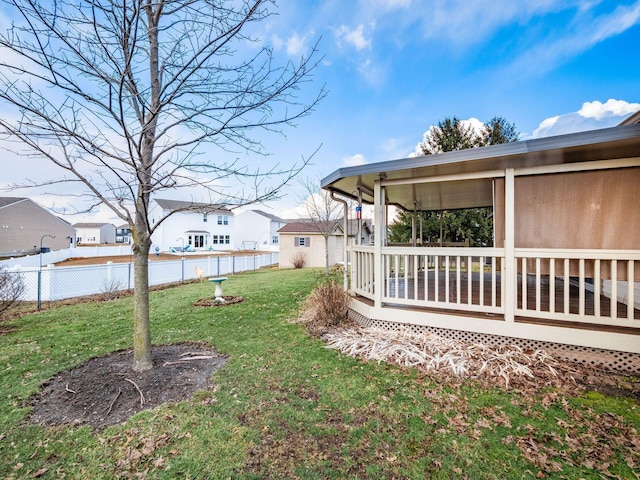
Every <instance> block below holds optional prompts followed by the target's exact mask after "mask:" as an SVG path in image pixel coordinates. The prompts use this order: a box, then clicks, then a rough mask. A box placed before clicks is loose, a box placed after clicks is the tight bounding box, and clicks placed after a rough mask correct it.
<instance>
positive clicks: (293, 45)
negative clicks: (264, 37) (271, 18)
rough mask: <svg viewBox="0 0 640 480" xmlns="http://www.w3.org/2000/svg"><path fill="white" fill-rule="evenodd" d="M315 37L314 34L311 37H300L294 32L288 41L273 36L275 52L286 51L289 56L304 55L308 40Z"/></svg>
mask: <svg viewBox="0 0 640 480" xmlns="http://www.w3.org/2000/svg"><path fill="white" fill-rule="evenodd" d="M309 36H313V32H310V33H309V35H300V34H299V33H297V32H293V33H292V34H291V36H289V38H287V39H286V40H285V39H283V38H282V37H280V36H279V35H277V34H274V35H272V36H271V43H272V44H273V48H274V49H275V50H283V49H284V50H285V51H286V52H287V55H289V56H292V57H293V56H298V55H302V54H304V53H305V52H306V51H307V38H308V37H309Z"/></svg>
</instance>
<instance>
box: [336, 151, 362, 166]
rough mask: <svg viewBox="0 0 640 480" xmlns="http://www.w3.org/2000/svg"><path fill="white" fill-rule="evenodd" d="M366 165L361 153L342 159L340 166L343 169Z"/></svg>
mask: <svg viewBox="0 0 640 480" xmlns="http://www.w3.org/2000/svg"><path fill="white" fill-rule="evenodd" d="M366 163H367V159H366V158H364V155H362V154H361V153H356V154H355V155H352V156H350V157H344V158H343V159H342V165H344V166H345V167H355V166H356V165H364V164H366Z"/></svg>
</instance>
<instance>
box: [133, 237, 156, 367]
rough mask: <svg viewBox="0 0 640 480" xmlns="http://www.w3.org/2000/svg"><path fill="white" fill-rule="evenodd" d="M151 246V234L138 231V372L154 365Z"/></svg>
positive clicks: (135, 335) (135, 313)
mask: <svg viewBox="0 0 640 480" xmlns="http://www.w3.org/2000/svg"><path fill="white" fill-rule="evenodd" d="M136 230H137V229H136ZM136 237H138V238H136ZM140 237H142V238H140ZM150 247H151V241H150V239H149V236H148V235H144V234H142V235H140V233H137V232H136V235H135V236H134V245H133V258H134V264H133V278H134V283H133V284H134V291H133V369H134V370H135V371H137V372H141V371H143V370H149V369H151V368H152V367H153V363H152V359H151V328H150V325H149V249H150Z"/></svg>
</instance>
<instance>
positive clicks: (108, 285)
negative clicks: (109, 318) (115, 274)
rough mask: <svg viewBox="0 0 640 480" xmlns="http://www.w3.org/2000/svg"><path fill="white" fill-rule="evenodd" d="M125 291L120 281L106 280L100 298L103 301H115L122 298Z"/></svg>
mask: <svg viewBox="0 0 640 480" xmlns="http://www.w3.org/2000/svg"><path fill="white" fill-rule="evenodd" d="M123 290H126V289H125V287H124V284H123V283H122V282H121V281H120V280H118V279H115V278H110V279H105V280H104V281H103V282H102V289H101V291H100V296H101V299H102V300H115V299H116V298H119V297H120V295H121V294H122V291H123Z"/></svg>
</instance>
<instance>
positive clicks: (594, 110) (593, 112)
mask: <svg viewBox="0 0 640 480" xmlns="http://www.w3.org/2000/svg"><path fill="white" fill-rule="evenodd" d="M638 110H640V103H629V102H625V101H624V100H615V99H613V98H610V99H609V100H607V101H606V102H605V103H602V102H600V101H598V100H595V101H593V102H584V103H583V104H582V108H581V109H580V110H578V113H579V114H580V115H582V116H583V117H585V118H595V119H596V120H601V119H603V118H607V117H624V116H626V115H630V114H632V113H634V112H637V111H638Z"/></svg>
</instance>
